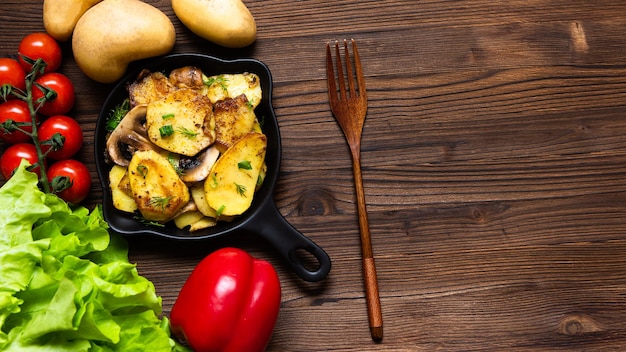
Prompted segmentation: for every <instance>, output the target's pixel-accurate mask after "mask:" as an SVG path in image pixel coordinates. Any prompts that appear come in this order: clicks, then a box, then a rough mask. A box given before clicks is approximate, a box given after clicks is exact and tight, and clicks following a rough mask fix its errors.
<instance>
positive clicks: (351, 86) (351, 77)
mask: <svg viewBox="0 0 626 352" xmlns="http://www.w3.org/2000/svg"><path fill="white" fill-rule="evenodd" d="M343 47H344V51H345V53H346V74H347V75H348V89H350V98H356V91H355V89H354V75H353V74H352V62H351V61H352V60H350V51H349V50H348V41H347V40H345V39H344V40H343ZM352 48H354V40H352Z"/></svg>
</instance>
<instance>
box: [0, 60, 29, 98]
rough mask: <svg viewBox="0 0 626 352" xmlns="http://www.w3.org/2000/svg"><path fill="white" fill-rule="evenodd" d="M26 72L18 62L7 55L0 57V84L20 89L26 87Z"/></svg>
mask: <svg viewBox="0 0 626 352" xmlns="http://www.w3.org/2000/svg"><path fill="white" fill-rule="evenodd" d="M25 79H26V72H24V69H23V68H22V66H21V65H20V63H19V62H17V61H16V60H13V59H11V58H8V57H0V86H2V85H4V84H10V85H12V86H13V87H15V88H18V89H20V90H22V91H24V90H25V89H26V83H25Z"/></svg>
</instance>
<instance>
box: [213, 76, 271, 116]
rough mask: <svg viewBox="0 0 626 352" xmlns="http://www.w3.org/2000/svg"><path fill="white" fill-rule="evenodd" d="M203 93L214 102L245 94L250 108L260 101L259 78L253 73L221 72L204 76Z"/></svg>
mask: <svg viewBox="0 0 626 352" xmlns="http://www.w3.org/2000/svg"><path fill="white" fill-rule="evenodd" d="M204 82H205V85H206V88H204V92H205V94H206V95H207V96H208V97H209V99H211V102H212V103H213V104H215V103H216V102H218V101H220V100H224V99H226V98H234V97H236V96H239V95H241V94H245V95H246V97H247V98H248V103H249V104H250V107H251V108H252V109H254V108H256V107H257V105H259V103H260V102H261V96H262V91H261V80H260V79H259V76H257V75H256V74H254V73H247V72H246V73H240V74H222V75H215V76H210V77H206V78H205V80H204Z"/></svg>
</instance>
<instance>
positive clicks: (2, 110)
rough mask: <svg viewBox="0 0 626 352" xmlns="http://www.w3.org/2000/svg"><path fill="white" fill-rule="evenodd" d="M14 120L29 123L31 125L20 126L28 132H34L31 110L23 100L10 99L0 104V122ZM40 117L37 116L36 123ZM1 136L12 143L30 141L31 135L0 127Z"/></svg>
mask: <svg viewBox="0 0 626 352" xmlns="http://www.w3.org/2000/svg"><path fill="white" fill-rule="evenodd" d="M8 120H12V121H14V122H17V123H27V124H29V125H23V126H19V127H20V128H21V129H23V130H24V131H26V132H32V130H33V126H32V120H31V117H30V110H29V109H28V104H26V102H24V101H22V100H17V99H13V100H8V101H6V102H4V103H2V104H0V124H4V123H5V122H6V121H8ZM37 121H38V119H37V118H35V123H37ZM0 138H1V139H2V140H3V141H5V142H7V143H10V144H15V143H23V142H30V141H31V138H30V136H28V135H26V134H24V133H23V132H21V131H17V130H14V131H7V130H5V129H3V128H1V127H0Z"/></svg>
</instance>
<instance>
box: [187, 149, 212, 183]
mask: <svg viewBox="0 0 626 352" xmlns="http://www.w3.org/2000/svg"><path fill="white" fill-rule="evenodd" d="M219 156H220V152H219V150H217V147H216V146H215V145H213V146H210V147H208V148H206V149H205V150H203V151H201V152H200V153H198V154H197V155H196V156H195V157H192V158H181V159H180V160H179V161H178V168H179V170H181V171H182V175H181V176H180V178H181V179H182V180H183V181H185V182H199V181H202V180H205V179H206V178H207V177H208V176H209V173H210V172H211V167H213V164H215V162H216V161H217V158H218V157H219Z"/></svg>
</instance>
